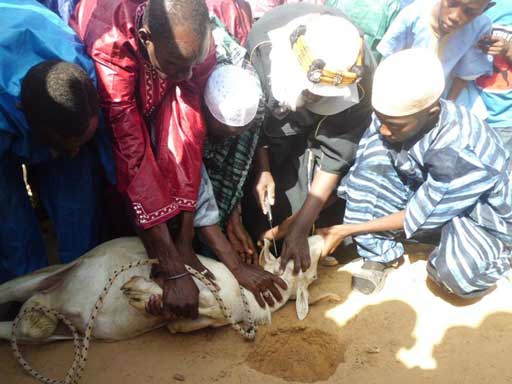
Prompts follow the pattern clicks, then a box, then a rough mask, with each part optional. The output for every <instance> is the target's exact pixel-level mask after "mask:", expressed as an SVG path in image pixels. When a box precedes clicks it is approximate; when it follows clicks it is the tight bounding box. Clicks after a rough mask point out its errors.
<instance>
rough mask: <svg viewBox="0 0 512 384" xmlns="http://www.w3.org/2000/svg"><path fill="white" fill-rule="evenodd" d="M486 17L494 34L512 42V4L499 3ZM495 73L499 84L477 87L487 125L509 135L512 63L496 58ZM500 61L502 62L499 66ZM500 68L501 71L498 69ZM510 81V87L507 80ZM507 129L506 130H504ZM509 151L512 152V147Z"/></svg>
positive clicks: (511, 126)
mask: <svg viewBox="0 0 512 384" xmlns="http://www.w3.org/2000/svg"><path fill="white" fill-rule="evenodd" d="M486 15H487V16H488V17H489V18H490V19H491V21H492V23H493V30H494V32H493V33H494V34H496V35H498V36H501V37H504V38H507V39H508V40H509V41H512V4H511V3H510V2H509V1H497V2H496V5H495V6H494V7H492V8H491V9H489V10H488V11H487V12H486ZM494 61H495V63H496V64H497V65H496V66H495V67H494V73H493V74H492V77H494V78H497V80H498V81H497V82H495V81H492V80H491V78H489V80H490V83H491V84H486V85H484V83H483V82H482V81H479V82H478V83H477V85H480V86H479V87H478V89H479V91H480V96H481V97H482V100H483V102H484V104H485V105H486V107H487V111H488V115H489V116H488V118H487V123H488V124H489V125H490V126H491V127H493V128H500V132H504V131H506V132H505V133H508V136H507V137H508V138H509V139H510V131H511V130H512V63H507V61H506V59H505V58H503V57H501V58H495V59H494ZM498 61H501V62H500V63H499V64H498ZM498 67H500V69H498ZM504 79H508V85H507V84H506V80H505V81H503V80H504ZM504 128H505V130H503V129H504ZM507 149H508V150H509V151H511V152H512V146H508V147H507Z"/></svg>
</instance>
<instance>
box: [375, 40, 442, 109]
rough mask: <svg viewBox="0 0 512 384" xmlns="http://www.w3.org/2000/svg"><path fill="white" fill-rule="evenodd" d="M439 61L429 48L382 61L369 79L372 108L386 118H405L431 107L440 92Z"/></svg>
mask: <svg viewBox="0 0 512 384" xmlns="http://www.w3.org/2000/svg"><path fill="white" fill-rule="evenodd" d="M444 87H445V79H444V71H443V66H442V64H441V61H440V60H439V58H438V57H437V55H436V54H435V52H433V51H432V50H430V49H426V48H411V49H405V50H403V51H400V52H397V53H394V54H392V55H390V56H389V57H387V58H386V59H384V60H383V61H382V62H381V63H380V65H379V66H378V67H377V69H376V71H375V75H374V77H373V90H372V105H373V108H374V109H375V110H376V111H377V112H380V113H382V114H384V115H387V116H396V117H400V116H408V115H412V114H414V113H417V112H419V111H421V110H423V109H425V108H427V107H429V106H430V105H432V104H434V103H435V102H436V100H437V99H439V97H441V94H442V93H443V91H444Z"/></svg>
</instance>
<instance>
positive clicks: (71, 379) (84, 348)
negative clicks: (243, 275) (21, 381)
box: [11, 259, 257, 384]
mask: <svg viewBox="0 0 512 384" xmlns="http://www.w3.org/2000/svg"><path fill="white" fill-rule="evenodd" d="M157 263H158V261H157V260H154V259H146V260H139V261H135V262H133V263H129V264H126V265H123V266H122V267H121V268H120V269H118V270H116V271H114V273H113V274H112V275H111V276H110V278H109V279H108V282H107V284H105V287H104V288H103V291H102V292H101V294H100V296H99V297H98V300H96V303H95V304H94V308H93V310H92V312H91V315H90V316H89V320H88V322H87V326H86V328H85V332H84V337H83V338H82V340H80V333H79V332H78V330H77V329H76V328H75V326H74V325H73V323H72V322H71V321H70V320H69V319H67V318H66V317H65V316H64V315H62V314H60V313H58V312H57V311H55V310H53V309H50V308H47V307H44V306H40V305H35V306H33V307H30V308H26V309H24V310H23V311H22V312H21V313H19V314H18V316H16V318H15V319H14V321H13V324H12V330H11V349H12V351H13V353H14V357H15V358H16V360H17V361H18V363H19V364H20V365H21V367H22V368H23V369H24V370H25V371H26V372H27V373H28V374H30V375H31V376H32V377H34V378H36V379H37V380H39V381H40V382H42V383H46V384H78V382H79V381H80V379H81V378H82V372H83V370H84V368H85V365H86V364H87V354H88V352H89V344H90V342H91V335H92V330H93V328H94V323H95V321H96V318H97V316H98V312H99V311H100V309H101V307H102V306H103V302H104V300H105V297H106V296H107V294H108V292H109V290H110V288H111V287H112V284H114V281H115V280H116V279H117V277H118V276H119V275H120V274H121V273H123V272H125V271H127V270H129V269H132V268H135V267H139V266H143V265H151V264H157ZM185 268H186V269H187V271H188V272H189V273H190V274H191V275H192V276H194V277H195V278H197V279H198V280H199V281H201V282H202V283H203V284H204V285H205V286H206V287H207V288H208V289H209V290H210V291H211V293H212V294H213V296H214V297H215V300H217V303H218V304H219V307H220V309H221V312H222V315H223V316H224V317H225V318H226V319H227V320H228V321H229V323H230V324H231V326H232V327H233V329H235V330H236V331H237V332H238V333H240V335H241V336H242V337H244V338H246V339H249V340H254V338H255V337H256V330H257V329H256V325H255V323H254V319H253V317H252V314H251V311H250V308H249V302H248V301H247V296H246V295H245V292H244V288H242V287H240V297H241V299H242V306H243V309H244V313H245V318H244V319H243V322H244V323H245V324H247V326H246V327H245V328H244V327H242V326H241V325H240V324H238V323H236V322H235V320H234V319H233V317H232V315H231V311H230V310H229V308H228V307H227V306H226V304H225V303H224V300H222V297H221V296H220V294H219V289H218V288H217V287H216V286H215V285H213V284H212V283H211V281H210V280H209V279H207V278H206V277H205V276H203V275H202V274H200V273H199V272H198V271H196V270H195V269H194V268H192V267H190V266H188V265H185ZM31 312H41V313H44V314H46V315H53V316H55V317H56V318H57V319H59V320H60V321H62V322H63V323H64V324H66V325H67V326H68V328H69V329H70V330H71V333H72V334H73V345H74V358H73V363H72V365H71V368H70V369H69V370H68V372H67V373H66V376H65V378H64V380H55V379H51V378H49V377H46V376H44V375H43V374H41V373H40V372H39V371H37V370H35V369H34V368H32V367H31V366H30V365H29V364H28V363H27V361H26V360H25V359H24V358H23V356H22V355H21V352H20V350H19V347H18V342H17V339H16V329H17V327H18V323H19V322H20V320H21V319H23V318H24V317H25V316H26V315H27V314H28V313H31Z"/></svg>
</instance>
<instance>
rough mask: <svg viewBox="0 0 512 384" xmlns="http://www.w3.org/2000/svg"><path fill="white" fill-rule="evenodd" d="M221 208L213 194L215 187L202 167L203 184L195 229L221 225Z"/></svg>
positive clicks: (200, 190) (200, 189)
mask: <svg viewBox="0 0 512 384" xmlns="http://www.w3.org/2000/svg"><path fill="white" fill-rule="evenodd" d="M219 219H220V218H219V207H218V206H217V201H216V200H215V194H214V193H213V186H212V182H211V180H210V177H209V176H208V172H207V171H206V167H205V166H204V164H203V166H202V167H201V184H200V185H199V194H198V197H197V207H196V214H195V216H194V227H206V226H210V225H214V224H218V223H219Z"/></svg>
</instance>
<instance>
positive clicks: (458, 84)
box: [447, 77, 468, 100]
mask: <svg viewBox="0 0 512 384" xmlns="http://www.w3.org/2000/svg"><path fill="white" fill-rule="evenodd" d="M467 83H468V82H467V80H464V79H461V78H458V77H455V78H454V79H453V83H452V87H451V88H450V92H448V96H447V99H448V100H457V98H458V97H459V95H460V93H461V92H462V90H463V89H464V88H466V85H467Z"/></svg>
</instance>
